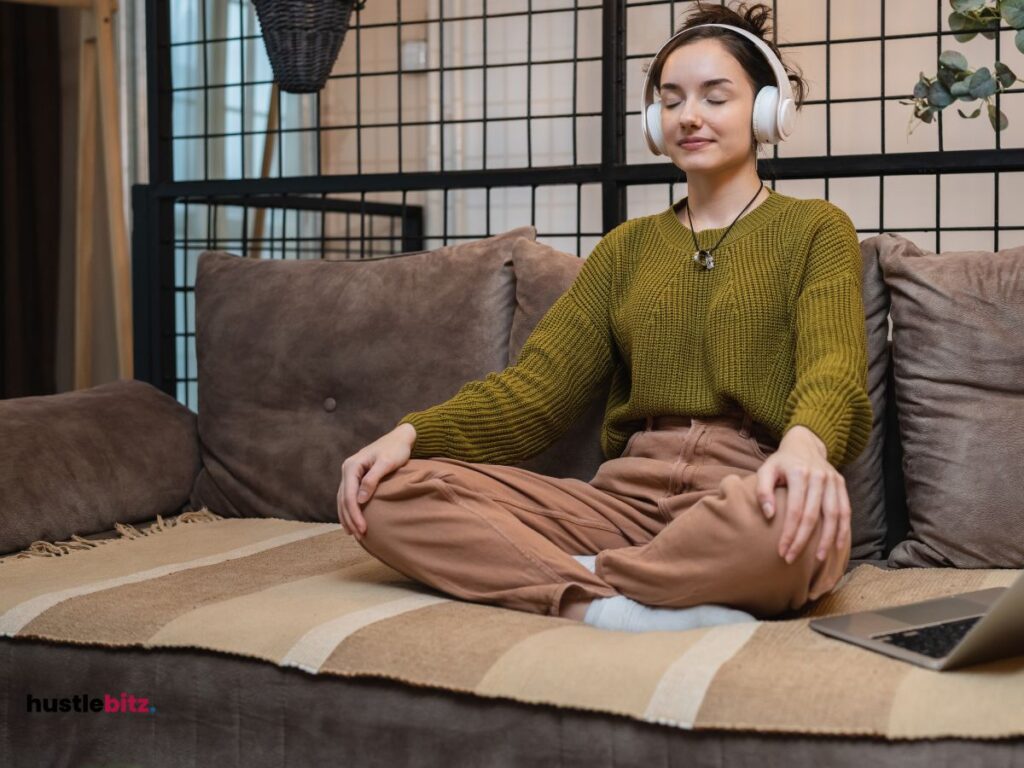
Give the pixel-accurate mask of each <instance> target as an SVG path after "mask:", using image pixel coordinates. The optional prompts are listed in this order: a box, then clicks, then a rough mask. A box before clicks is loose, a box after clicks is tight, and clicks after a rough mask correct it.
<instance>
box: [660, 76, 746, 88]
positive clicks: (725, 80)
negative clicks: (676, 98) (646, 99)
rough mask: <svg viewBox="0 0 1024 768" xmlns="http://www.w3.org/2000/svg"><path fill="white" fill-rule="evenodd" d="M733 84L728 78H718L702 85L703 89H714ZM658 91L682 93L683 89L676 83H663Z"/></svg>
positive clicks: (706, 81)
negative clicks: (722, 84)
mask: <svg viewBox="0 0 1024 768" xmlns="http://www.w3.org/2000/svg"><path fill="white" fill-rule="evenodd" d="M731 82H732V80H730V79H729V78H728V77H716V78H715V79H713V80H705V81H704V82H703V83H701V87H702V88H710V87H712V86H714V85H718V84H719V83H731ZM658 90H659V91H681V90H683V89H682V88H680V87H679V86H678V85H676V84H675V83H662V84H661V85H660V86H658Z"/></svg>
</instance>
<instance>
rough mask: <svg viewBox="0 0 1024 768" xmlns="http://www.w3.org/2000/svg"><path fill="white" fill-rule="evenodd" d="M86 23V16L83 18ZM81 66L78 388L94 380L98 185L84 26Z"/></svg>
mask: <svg viewBox="0 0 1024 768" xmlns="http://www.w3.org/2000/svg"><path fill="white" fill-rule="evenodd" d="M82 23H83V26H84V25H85V18H84V17H83V19H82ZM82 32H83V34H82V41H81V47H80V50H79V68H78V179H77V190H78V191H77V200H76V201H75V208H76V215H75V389H85V388H86V387H91V386H92V384H93V380H92V334H93V322H92V321H93V301H92V298H93V296H92V290H93V288H92V270H93V266H92V255H93V253H92V248H93V226H92V222H93V194H94V192H95V186H96V39H95V38H93V37H88V38H86V36H85V30H84V29H83V30H82Z"/></svg>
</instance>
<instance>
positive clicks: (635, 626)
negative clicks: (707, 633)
mask: <svg viewBox="0 0 1024 768" xmlns="http://www.w3.org/2000/svg"><path fill="white" fill-rule="evenodd" d="M583 621H584V622H585V623H587V624H590V625H591V626H594V627H599V628H601V629H617V630H622V631H625V632H653V631H677V630H683V629H695V628H696V627H710V626H715V625H718V624H738V623H741V622H750V621H757V619H755V618H754V617H753V616H752V615H750V614H749V613H746V612H745V611H741V610H738V609H736V608H729V607H728V606H724V605H714V604H707V605H693V606H689V607H687V608H655V607H651V606H649V605H644V604H643V603H638V602H637V601H636V600H633V599H631V598H629V597H626V596H625V595H615V596H613V597H599V598H597V599H596V600H593V601H591V603H590V605H589V606H588V607H587V613H586V615H585V616H584V618H583Z"/></svg>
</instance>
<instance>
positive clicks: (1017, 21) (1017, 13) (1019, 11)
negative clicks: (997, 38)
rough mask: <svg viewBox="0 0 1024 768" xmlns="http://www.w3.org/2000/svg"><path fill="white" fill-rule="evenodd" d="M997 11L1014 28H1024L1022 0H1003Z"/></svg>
mask: <svg viewBox="0 0 1024 768" xmlns="http://www.w3.org/2000/svg"><path fill="white" fill-rule="evenodd" d="M999 13H1000V14H1001V15H1002V17H1003V19H1004V20H1005V21H1006V23H1007V24H1009V25H1010V26H1011V27H1013V28H1014V29H1022V28H1024V0H1003V2H1002V3H1001V4H1000V5H999Z"/></svg>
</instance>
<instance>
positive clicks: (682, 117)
mask: <svg viewBox="0 0 1024 768" xmlns="http://www.w3.org/2000/svg"><path fill="white" fill-rule="evenodd" d="M699 104H700V102H698V101H697V100H696V99H687V100H686V101H683V102H680V104H679V106H678V108H677V112H678V116H679V125H681V126H686V125H699V124H700V122H701V115H700V106H699Z"/></svg>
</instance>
